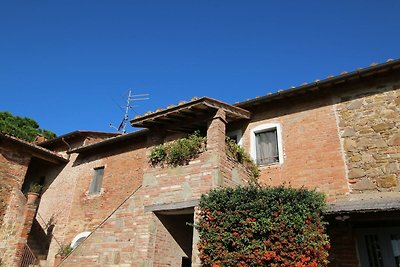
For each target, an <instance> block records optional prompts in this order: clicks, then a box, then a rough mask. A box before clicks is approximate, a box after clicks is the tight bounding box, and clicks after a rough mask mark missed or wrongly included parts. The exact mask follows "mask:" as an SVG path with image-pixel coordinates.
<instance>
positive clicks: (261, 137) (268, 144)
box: [255, 128, 279, 164]
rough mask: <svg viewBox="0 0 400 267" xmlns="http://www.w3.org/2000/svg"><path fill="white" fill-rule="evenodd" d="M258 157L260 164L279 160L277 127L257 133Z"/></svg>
mask: <svg viewBox="0 0 400 267" xmlns="http://www.w3.org/2000/svg"><path fill="white" fill-rule="evenodd" d="M255 135H256V157H257V163H258V164H268V163H274V162H278V161H279V150H278V136H277V131H276V128H275V129H272V130H268V131H265V132H260V133H256V134H255Z"/></svg>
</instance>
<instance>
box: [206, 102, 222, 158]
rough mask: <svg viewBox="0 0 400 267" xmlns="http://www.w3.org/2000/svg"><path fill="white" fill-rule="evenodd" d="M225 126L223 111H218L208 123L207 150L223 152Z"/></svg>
mask: <svg viewBox="0 0 400 267" xmlns="http://www.w3.org/2000/svg"><path fill="white" fill-rule="evenodd" d="M226 124H227V122H226V113H225V111H224V110H223V109H218V110H217V112H216V113H215V115H214V117H213V118H212V119H211V121H210V122H209V123H208V128H207V150H215V151H223V152H224V151H225V138H226V137H225V136H226Z"/></svg>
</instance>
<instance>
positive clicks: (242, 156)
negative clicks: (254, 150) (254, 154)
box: [225, 137, 260, 184]
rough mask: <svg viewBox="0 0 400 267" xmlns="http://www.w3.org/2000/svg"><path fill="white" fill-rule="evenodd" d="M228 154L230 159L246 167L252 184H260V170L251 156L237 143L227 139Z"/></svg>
mask: <svg viewBox="0 0 400 267" xmlns="http://www.w3.org/2000/svg"><path fill="white" fill-rule="evenodd" d="M225 151H226V154H227V155H228V157H231V158H233V159H235V160H236V161H237V162H239V163H241V164H243V165H244V167H245V168H246V169H247V171H248V172H249V175H250V184H258V178H259V177H260V170H259V169H258V166H257V164H256V163H255V162H254V161H253V160H252V159H251V157H250V155H249V154H248V153H247V152H246V151H245V150H244V149H243V147H241V146H240V145H238V144H236V143H235V141H233V140H232V139H230V138H229V137H226V150H225Z"/></svg>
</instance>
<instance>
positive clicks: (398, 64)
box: [235, 59, 400, 108]
mask: <svg viewBox="0 0 400 267" xmlns="http://www.w3.org/2000/svg"><path fill="white" fill-rule="evenodd" d="M398 68H400V59H396V60H390V61H388V62H385V63H382V64H376V65H374V66H371V67H368V68H360V69H357V70H355V71H352V72H348V73H344V74H341V75H338V76H335V77H330V78H327V79H324V80H321V81H319V80H316V81H314V82H312V83H308V84H304V85H300V86H297V87H293V88H290V89H287V90H279V91H278V92H276V93H270V94H268V95H265V96H261V97H256V98H254V99H250V100H246V101H243V102H239V103H236V104H235V106H237V107H241V108H248V107H251V106H254V105H258V104H261V103H264V102H270V101H273V100H276V99H280V98H284V97H288V96H292V95H295V94H299V93H305V92H307V91H312V90H316V89H320V88H322V87H329V86H332V85H335V84H339V83H343V82H348V81H350V80H353V79H354V78H361V77H368V76H371V75H374V74H377V73H382V72H387V71H389V70H392V69H398Z"/></svg>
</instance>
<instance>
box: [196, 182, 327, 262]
mask: <svg viewBox="0 0 400 267" xmlns="http://www.w3.org/2000/svg"><path fill="white" fill-rule="evenodd" d="M324 208H325V197H324V195H323V194H321V193H318V192H316V191H310V190H306V189H294V188H290V187H284V186H280V187H276V188H272V187H271V188H260V187H255V186H249V187H239V188H235V189H233V188H223V189H217V190H213V191H211V192H210V193H209V194H207V195H203V196H202V198H201V200H200V212H199V220H198V222H197V223H196V225H195V227H196V229H197V230H198V232H199V236H200V240H199V243H198V248H199V251H200V255H199V256H200V259H201V262H202V266H204V267H217V266H241V267H245V266H249V267H250V266H276V267H277V266H283V267H285V266H286V267H289V266H298V267H301V266H315V267H317V266H327V264H328V260H327V258H328V250H329V248H330V244H329V238H328V236H327V235H326V234H325V225H326V223H325V222H324V221H323V217H322V215H321V214H322V211H323V209H324Z"/></svg>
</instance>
